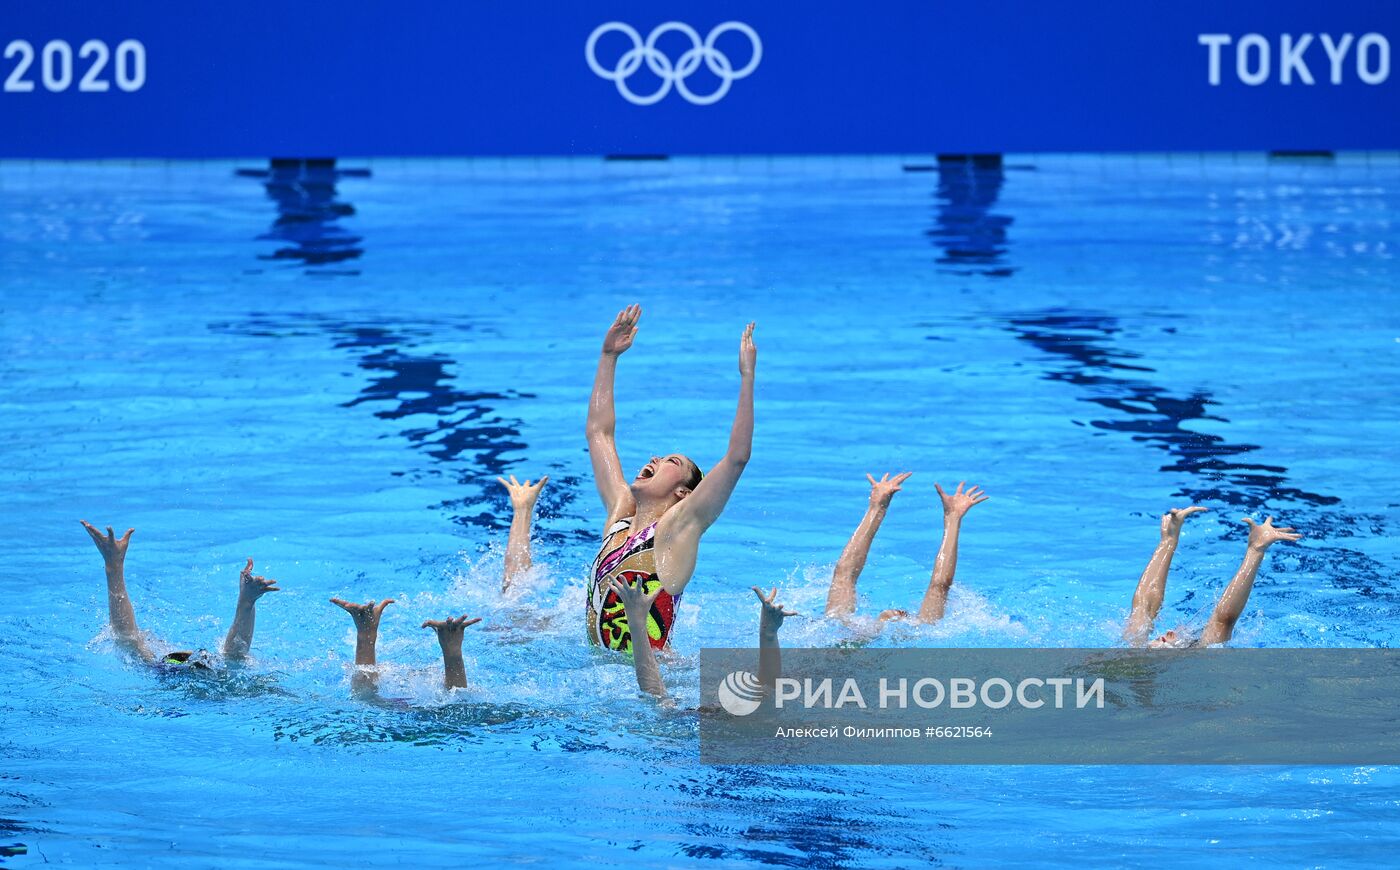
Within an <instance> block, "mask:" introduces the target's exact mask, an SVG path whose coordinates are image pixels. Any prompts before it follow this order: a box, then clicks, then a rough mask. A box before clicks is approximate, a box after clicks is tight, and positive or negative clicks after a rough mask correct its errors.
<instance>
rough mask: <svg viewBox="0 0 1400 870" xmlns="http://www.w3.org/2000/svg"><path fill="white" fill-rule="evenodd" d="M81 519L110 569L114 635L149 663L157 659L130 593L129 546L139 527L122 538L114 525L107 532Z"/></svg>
mask: <svg viewBox="0 0 1400 870" xmlns="http://www.w3.org/2000/svg"><path fill="white" fill-rule="evenodd" d="M78 522H80V523H82V524H83V528H84V529H86V530H87V533H88V536H89V537H91V538H92V542H93V543H94V544H96V545H97V551H98V552H99V553H101V554H102V562H103V565H104V566H105V567H106V570H107V618H108V619H109V620H110V622H111V624H112V634H113V635H114V636H115V637H116V639H117V644H118V645H119V646H121V647H122V648H124V649H126V650H128V651H130V652H133V653H135V654H136V655H138V656H140V657H141V658H142V659H144V660H146V661H148V662H151V661H155V656H154V655H153V654H152V653H151V650H150V648H149V647H147V646H146V639H145V638H144V637H142V635H141V629H140V628H139V627H137V625H136V611H135V610H134V609H132V606H131V598H130V596H128V595H127V593H126V548H127V545H128V544H130V543H131V533H132V532H134V531H136V530H135V529H127V530H126V534H125V535H122V536H121V537H120V538H118V537H117V536H116V535H115V534H114V533H113V532H112V527H111V526H108V527H107V534H105V535H104V534H102V533H101V532H99V531H98V530H97V529H96V528H95V527H93V525H92V524H91V523H89V522H88V521H87V520H79V521H78Z"/></svg>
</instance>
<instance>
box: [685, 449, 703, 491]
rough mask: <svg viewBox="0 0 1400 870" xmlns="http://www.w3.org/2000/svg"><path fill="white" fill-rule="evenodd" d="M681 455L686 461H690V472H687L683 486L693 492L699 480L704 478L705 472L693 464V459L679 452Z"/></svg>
mask: <svg viewBox="0 0 1400 870" xmlns="http://www.w3.org/2000/svg"><path fill="white" fill-rule="evenodd" d="M681 457H682V458H683V459H685V461H686V462H689V463H690V474H688V475H687V476H686V478H685V484H684V485H685V488H686V489H688V490H690V491H691V492H694V491H695V487H697V486H699V485H700V481H702V480H704V479H705V472H703V471H701V470H700V466H698V465H696V464H695V460H694V459H691V458H690V457H689V456H686V455H685V454H681Z"/></svg>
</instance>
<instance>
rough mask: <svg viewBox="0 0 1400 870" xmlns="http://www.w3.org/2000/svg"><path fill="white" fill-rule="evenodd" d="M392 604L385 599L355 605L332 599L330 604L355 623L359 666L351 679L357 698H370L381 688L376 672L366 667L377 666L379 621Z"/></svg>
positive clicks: (356, 654) (351, 686)
mask: <svg viewBox="0 0 1400 870" xmlns="http://www.w3.org/2000/svg"><path fill="white" fill-rule="evenodd" d="M393 603H394V599H392V598H385V599H384V600H383V601H380V602H379V603H377V604H376V603H375V602H374V601H373V600H371V601H366V602H365V603H364V604H356V603H354V602H353V601H345V600H344V599H341V598H332V599H331V604H334V605H335V606H336V607H339V608H340V609H341V610H344V611H345V612H346V613H348V614H350V618H351V619H352V620H354V621H355V665H356V667H355V673H354V674H353V675H352V676H351V678H350V689H351V691H353V692H354V693H355V694H356V695H359V696H362V697H371V696H373V695H374V694H375V693H376V692H377V691H378V689H379V674H378V673H377V672H376V671H372V670H364V669H363V666H368V665H375V664H378V659H377V657H376V655H375V650H376V647H377V646H378V645H379V618H380V617H381V616H383V615H384V608H386V607H388V606H389V605H390V604H393Z"/></svg>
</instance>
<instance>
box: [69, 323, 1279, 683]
mask: <svg viewBox="0 0 1400 870" xmlns="http://www.w3.org/2000/svg"><path fill="white" fill-rule="evenodd" d="M641 314H642V309H641V306H639V305H631V306H628V307H627V308H624V309H623V310H622V311H621V312H619V313H618V315H617V317H616V318H615V319H614V320H613V323H612V325H611V326H610V327H609V328H608V331H607V334H606V335H605V336H604V338H603V348H602V353H601V355H600V356H599V359H598V370H597V374H596V376H595V378H594V382H593V394H592V397H591V399H590V402H589V406H588V420H587V425H586V430H585V431H586V434H587V439H588V453H589V458H590V460H591V462H592V466H593V475H594V482H595V484H596V486H597V489H598V495H599V496H600V497H601V499H602V502H603V508H604V511H605V521H604V523H603V535H602V545H601V548H600V549H599V551H598V555H597V556H596V557H595V558H594V560H593V565H592V568H591V569H590V571H589V574H588V589H587V595H586V597H585V604H584V609H585V620H586V630H587V635H588V638H589V640H590V642H592V643H593V644H595V645H598V646H602V647H605V648H607V649H610V650H615V651H618V652H622V653H624V654H629V655H630V658H631V659H632V663H633V667H634V669H635V672H636V678H637V685H638V687H639V688H640V689H641V690H642V691H643V692H646V693H648V694H651V695H654V696H657V697H659V698H664V697H665V696H666V686H665V683H664V682H663V681H662V679H661V673H660V667H659V665H658V663H657V657H656V656H657V653H658V652H662V651H666V650H669V648H670V640H671V635H672V629H673V628H674V626H675V618H676V610H677V608H678V607H679V605H680V601H681V597H682V595H683V594H684V592H685V589H686V587H687V585H688V584H689V583H690V580H691V577H692V576H693V575H694V573H695V566H696V558H697V554H698V550H699V545H700V538H701V537H702V536H703V535H704V534H705V532H706V531H707V530H708V529H709V528H710V526H712V525H713V524H714V523H715V521H716V520H718V519H719V516H720V514H721V513H722V512H723V510H724V507H725V505H726V504H727V503H728V501H729V497H730V496H731V495H732V494H733V492H734V488H735V486H736V485H737V484H738V482H739V478H740V476H741V475H742V474H743V472H744V468H745V466H746V465H747V464H748V462H749V457H750V454H751V451H752V445H753V419H754V418H753V390H754V368H755V364H756V361H757V355H758V351H757V348H756V347H755V345H754V341H753V331H754V324H752V323H750V324H749V325H748V326H747V327H746V328H745V329H744V331H743V334H742V336H741V337H740V339H739V400H738V408H737V410H736V411H735V415H734V423H733V426H732V427H731V429H730V433H729V445H728V448H727V449H726V451H725V454H724V456H723V458H722V459H720V461H719V462H718V463H717V464H715V465H714V467H712V468H711V469H710V471H709V472H708V473H705V472H702V471H701V470H700V467H699V465H697V464H696V463H695V461H694V460H692V459H690V458H689V457H688V456H685V455H684V454H680V453H672V454H668V455H666V456H653V457H652V458H651V459H650V461H648V462H647V463H646V465H644V466H642V468H641V470H640V471H639V472H638V473H637V474H636V476H635V477H633V479H632V480H631V482H630V483H629V482H628V481H627V480H626V478H625V477H624V475H623V472H622V462H621V460H620V459H619V457H618V452H617V442H616V438H615V430H616V421H617V416H616V412H615V411H614V408H613V381H614V376H615V374H616V371H617V360H618V357H620V356H621V355H622V354H623V353H625V352H626V351H627V350H628V349H629V348H631V346H632V342H633V340H634V339H635V338H636V335H637V324H638V321H639V320H640V319H641ZM911 474H912V472H903V473H900V474H896V475H894V476H893V477H891V476H890V475H889V474H885V475H883V476H882V477H881V478H880V479H879V480H876V479H875V477H874V476H873V475H869V474H867V475H866V478H867V480H869V482H870V499H869V503H868V506H867V507H866V511H865V515H864V517H863V518H862V519H861V521H860V523H859V525H857V527H856V529H855V532H854V533H853V534H852V535H851V538H850V540H849V541H848V542H847V544H846V546H845V548H844V549H843V550H842V552H841V556H840V558H839V559H838V560H837V562H836V566H835V568H834V570H833V571H832V577H831V585H830V588H829V589H828V591H827V599H826V608H825V615H826V617H827V618H828V619H835V620H842V621H845V620H848V619H849V618H850V617H851V616H852V615H853V614H854V613H855V606H856V582H857V581H858V579H859V578H860V573H861V571H862V569H863V568H864V566H865V562H866V559H867V557H868V556H869V553H870V547H871V545H872V543H873V542H874V540H875V534H876V532H877V531H879V529H880V525H881V524H882V523H883V522H884V519H885V515H886V513H887V512H888V510H889V506H890V502H891V501H892V499H893V498H894V494H895V493H897V492H900V491H901V487H902V485H903V484H904V483H905V482H906V481H907V480H908V479H909V477H910V476H911ZM497 480H498V481H499V482H500V483H501V485H502V486H503V487H505V489H506V491H507V493H508V495H509V497H510V503H511V509H512V512H513V513H512V518H511V524H510V533H509V537H508V540H507V543H506V551H505V566H504V571H503V573H502V581H501V588H502V591H508V590H509V589H510V588H511V586H512V584H513V583H515V582H517V581H518V580H520V579H521V577H523V576H524V575H525V574H526V573H527V572H528V571H529V570H530V567H531V557H530V529H531V523H532V520H533V516H534V510H535V503H536V501H537V500H538V498H539V495H540V492H541V490H542V489H543V488H544V486H545V484H546V483H548V481H549V478H548V476H545V477H541V478H540V479H539V481H538V482H533V483H532V482H531V481H530V480H526V481H525V482H524V483H520V482H518V481H517V480H516V479H515V477H514V476H511V477H510V479H509V480H507V479H505V478H497ZM934 488H935V489H936V490H937V491H938V495H939V498H940V499H941V500H942V503H943V539H942V543H941V544H940V546H939V549H938V555H937V557H936V558H935V560H934V566H933V573H932V575H931V577H930V578H929V584H928V587H927V589H926V590H925V592H924V596H923V599H922V601H921V602H920V604H919V609H918V611H917V612H916V613H915V614H914V615H912V616H911V614H910V613H909V612H908V611H905V610H885V611H882V612H881V613H880V614H879V616H878V623H877V624H881V625H882V624H884V623H886V622H888V621H891V620H911V621H914V622H920V623H931V622H937V621H938V620H940V619H942V618H943V616H944V613H945V611H946V609H947V603H948V592H949V590H950V589H951V588H952V585H953V575H954V573H955V571H956V569H957V561H958V537H959V533H960V531H961V527H962V521H963V518H964V517H965V516H966V515H967V513H968V511H969V510H971V509H972V508H973V507H974V506H976V505H978V504H981V503H982V502H984V501H986V500H987V498H988V496H987V495H986V494H985V493H983V491H982V490H981V489H980V488H978V487H976V486H972V487H968V488H966V489H964V484H963V483H959V484H958V486H957V489H956V490H955V491H954V492H953V493H951V494H950V493H947V492H944V490H943V488H942V487H941V486H939V485H938V484H936V483H935V484H934ZM1204 510H1206V508H1204V507H1200V506H1192V507H1187V508H1176V509H1173V510H1170V511H1168V512H1167V513H1165V514H1163V515H1162V519H1161V539H1160V541H1159V543H1158V544H1157V548H1156V549H1155V550H1154V551H1153V554H1152V557H1151V559H1150V560H1149V561H1148V564H1147V567H1146V569H1145V570H1144V571H1143V573H1142V577H1141V578H1140V579H1139V580H1138V585H1137V589H1136V591H1135V592H1134V594H1133V600H1132V610H1131V613H1130V614H1129V616H1128V620H1127V623H1126V625H1125V627H1124V629H1123V642H1124V643H1126V644H1127V645H1129V646H1134V647H1148V648H1182V647H1191V646H1210V645H1213V644H1219V643H1224V642H1226V641H1228V640H1229V639H1230V637H1231V635H1232V634H1233V631H1234V627H1235V624H1236V622H1237V621H1238V620H1239V618H1240V615H1241V614H1242V613H1243V612H1244V607H1245V604H1246V603H1247V602H1248V600H1249V594H1250V592H1251V590H1252V589H1253V586H1254V580H1255V577H1256V576H1257V574H1258V572H1259V567H1260V565H1261V564H1262V563H1263V560H1264V555H1265V553H1266V552H1267V551H1268V548H1269V547H1270V546H1272V545H1273V544H1275V543H1278V542H1279V541H1296V540H1298V539H1299V538H1301V537H1302V536H1301V535H1299V534H1297V533H1296V532H1294V531H1293V529H1291V528H1287V527H1278V528H1276V527H1275V526H1274V525H1273V518H1272V517H1269V518H1267V519H1266V520H1265V521H1264V523H1263V524H1257V523H1255V522H1254V521H1253V520H1251V519H1247V518H1246V519H1245V520H1244V522H1245V523H1247V524H1248V525H1249V541H1248V544H1247V547H1246V550H1245V556H1244V560H1243V561H1242V563H1241V564H1240V567H1239V570H1238V571H1237V572H1236V573H1235V576H1234V577H1233V579H1231V581H1230V582H1229V584H1228V585H1227V586H1226V588H1225V591H1224V592H1223V593H1222V594H1221V596H1220V599H1219V601H1218V602H1217V604H1216V606H1215V609H1214V611H1213V612H1212V614H1211V617H1210V619H1209V621H1208V622H1207V623H1206V625H1205V628H1204V629H1203V630H1202V631H1201V632H1200V633H1199V635H1196V634H1193V633H1191V632H1190V631H1189V630H1188V629H1187V628H1186V627H1184V626H1183V627H1178V628H1176V629H1173V630H1170V631H1167V632H1165V633H1164V634H1161V635H1157V636H1156V637H1153V630H1154V624H1155V622H1156V619H1157V616H1158V613H1159V612H1160V611H1161V608H1162V601H1163V598H1164V597H1165V593H1166V582H1167V574H1168V572H1169V571H1170V569H1171V563H1172V557H1173V555H1174V554H1175V552H1176V548H1177V544H1178V542H1179V540H1180V536H1181V529H1182V526H1183V524H1184V523H1185V521H1186V519H1187V518H1188V517H1190V516H1192V515H1193V514H1196V513H1199V512H1201V511H1204ZM82 525H83V528H84V529H86V530H87V532H88V535H89V536H91V538H92V540H93V543H94V544H96V546H97V549H98V551H99V552H100V553H101V554H102V559H103V563H104V566H105V569H106V575H107V604H108V616H109V619H110V623H111V627H112V633H113V636H114V637H115V639H116V641H117V644H118V646H119V647H121V648H122V649H124V650H125V651H127V652H130V653H132V654H134V655H135V656H136V657H138V658H139V659H141V660H142V661H143V662H146V663H147V664H150V665H153V666H156V667H160V668H182V669H200V670H208V669H212V668H214V667H217V665H218V661H217V659H216V658H215V657H213V656H211V655H210V654H209V653H208V652H206V651H204V650H198V651H194V650H170V651H166V652H163V653H160V654H157V653H156V652H154V651H153V650H152V645H151V643H150V642H149V641H148V640H147V638H146V636H145V635H144V634H143V633H142V631H141V630H140V628H139V627H138V626H137V623H136V613H135V609H134V608H133V607H132V604H131V599H130V596H129V595H128V593H127V589H126V576H125V565H126V553H127V549H128V546H129V544H130V542H131V535H132V532H133V531H134V530H133V529H127V531H126V534H125V535H123V536H122V537H120V538H118V537H116V535H115V533H114V532H113V531H112V527H111V526H108V527H107V532H106V534H105V535H104V534H103V533H102V532H101V531H99V530H98V529H97V528H96V527H94V526H93V525H91V524H90V523H88V522H87V521H86V520H83V521H82ZM752 588H753V592H754V594H755V595H756V596H757V597H758V600H759V607H760V611H759V674H758V677H759V680H760V682H761V683H763V684H764V685H767V686H771V685H772V684H773V683H774V681H775V680H776V679H777V677H778V675H779V674H780V673H781V658H780V656H781V653H780V649H779V644H778V630H779V628H781V626H782V624H783V621H784V620H785V619H786V618H788V617H790V616H796V615H797V614H796V613H794V612H792V611H790V610H788V609H787V608H786V607H784V606H783V605H782V604H780V603H779V602H778V600H777V597H778V590H777V588H776V587H774V588H773V589H772V591H771V592H769V593H768V594H767V595H765V594H764V593H763V590H762V589H760V588H759V587H757V586H755V587H752ZM277 591H279V589H278V586H277V581H276V580H271V579H268V578H266V577H262V576H259V575H255V574H253V560H252V558H251V557H250V558H249V559H248V560H247V564H246V565H245V566H244V567H243V569H242V571H241V572H240V574H239V591H238V601H237V605H236V607H235V610H234V619H233V624H232V626H231V627H230V628H229V631H228V634H227V636H226V637H225V638H224V641H223V644H222V647H221V653H222V658H223V660H224V661H225V662H229V663H239V662H242V661H244V660H246V659H247V657H248V655H249V653H250V650H251V649H252V645H253V629H254V625H255V622H256V617H257V608H256V605H257V601H258V599H260V598H261V597H262V596H263V595H265V594H267V593H268V592H277ZM331 603H332V604H335V605H336V606H338V607H340V608H342V609H343V610H345V611H346V612H347V613H349V614H350V617H351V619H352V620H353V622H354V625H355V666H356V668H355V671H354V673H353V675H352V678H351V687H352V690H353V691H354V693H355V694H356V695H357V696H359V697H364V698H372V697H375V696H376V695H377V691H378V685H377V670H376V667H375V666H376V665H377V664H378V659H377V656H376V645H377V642H378V637H379V622H380V618H381V617H382V616H383V613H384V610H385V608H387V607H388V606H389V605H390V604H393V603H394V600H393V599H392V598H386V599H383V600H381V601H375V600H371V601H367V602H365V603H362V604H357V603H354V602H351V601H346V600H343V599H340V598H332V599H331ZM479 622H481V619H480V618H479V617H477V618H468V617H467V615H466V614H461V615H459V616H449V617H447V618H444V619H440V620H432V619H430V620H427V621H425V622H424V623H423V626H422V627H423V628H425V629H432V630H433V631H434V632H435V633H436V635H437V640H438V645H439V647H440V648H441V651H442V660H443V685H444V687H445V688H448V689H453V688H464V687H465V686H466V685H467V675H466V668H465V665H464V662H463V658H462V639H463V635H464V633H465V630H466V629H467V628H468V627H470V626H472V625H475V624H477V623H479ZM643 632H644V633H645V636H646V640H647V642H646V643H640V642H638V641H637V638H639V637H640V636H641V634H642V633H643Z"/></svg>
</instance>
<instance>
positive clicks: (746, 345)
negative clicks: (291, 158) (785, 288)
mask: <svg viewBox="0 0 1400 870" xmlns="http://www.w3.org/2000/svg"><path fill="white" fill-rule="evenodd" d="M753 327H754V325H753V324H752V323H750V324H749V325H748V326H746V327H744V334H743V335H742V336H741V337H740V338H739V404H738V407H737V408H736V409H735V411H734V425H733V427H731V428H730V430H729V449H728V450H726V451H725V453H724V458H723V459H721V460H720V461H719V463H718V464H717V465H715V467H714V468H712V469H710V472H709V474H706V475H705V479H704V480H702V481H700V484H699V485H698V486H696V487H695V491H694V492H692V493H691V494H690V495H688V496H686V497H685V499H684V500H683V501H681V502H680V504H678V505H676V506H675V507H674V508H672V511H674V512H675V515H676V517H675V519H674V520H670V519H668V520H667V522H668V523H672V528H673V529H676V530H677V531H679V530H682V529H690V530H692V531H693V532H694V533H695V534H697V535H698V534H700V533H703V532H704V531H705V530H706V529H708V528H709V527H710V526H712V525H714V522H715V520H717V519H719V515H720V513H721V512H723V511H724V506H725V505H726V504H728V503H729V497H730V496H731V495H733V494H734V487H735V486H737V485H738V484H739V477H740V476H741V475H743V473H744V468H745V466H747V465H748V464H749V457H750V456H751V455H752V454H753V379H754V368H755V367H756V365H757V362H758V347H757V346H756V345H755V344H754V343H753Z"/></svg>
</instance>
